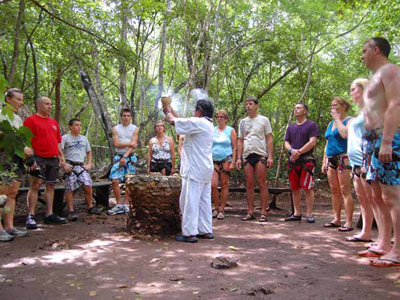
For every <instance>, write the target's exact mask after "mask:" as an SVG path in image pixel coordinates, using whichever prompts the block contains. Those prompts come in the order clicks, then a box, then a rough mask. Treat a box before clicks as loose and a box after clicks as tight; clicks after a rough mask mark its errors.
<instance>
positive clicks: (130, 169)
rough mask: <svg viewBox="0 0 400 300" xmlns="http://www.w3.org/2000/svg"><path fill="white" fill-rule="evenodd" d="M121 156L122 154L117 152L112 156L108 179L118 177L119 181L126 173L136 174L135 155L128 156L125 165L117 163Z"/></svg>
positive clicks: (123, 178)
mask: <svg viewBox="0 0 400 300" xmlns="http://www.w3.org/2000/svg"><path fill="white" fill-rule="evenodd" d="M121 157H122V155H119V154H117V155H115V156H114V158H113V165H112V168H111V171H110V179H111V180H112V179H119V181H120V182H124V180H125V176H126V175H128V174H136V168H135V163H136V162H137V156H135V155H131V156H129V157H128V158H127V161H126V165H125V166H120V164H119V161H120V159H121Z"/></svg>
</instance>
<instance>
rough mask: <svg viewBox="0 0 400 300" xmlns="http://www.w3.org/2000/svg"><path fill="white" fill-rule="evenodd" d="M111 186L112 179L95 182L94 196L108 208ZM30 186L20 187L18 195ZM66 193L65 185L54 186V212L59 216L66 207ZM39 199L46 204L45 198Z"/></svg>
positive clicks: (97, 202) (41, 189) (26, 190)
mask: <svg viewBox="0 0 400 300" xmlns="http://www.w3.org/2000/svg"><path fill="white" fill-rule="evenodd" d="M110 186H111V181H98V182H93V185H92V188H93V198H94V199H95V200H96V204H97V205H102V206H104V207H106V208H108V199H109V196H110ZM44 190H45V187H44V186H41V187H40V189H39V195H40V193H42V192H44ZM28 191H29V187H20V188H19V189H18V195H17V197H18V196H20V195H21V194H22V193H24V192H28ZM64 193H65V185H63V184H57V185H56V186H55V188H54V203H53V212H54V213H55V214H57V215H59V216H61V215H62V213H63V210H64V207H65V205H66V203H65V202H64ZM38 201H39V202H40V203H42V204H44V205H45V204H46V203H45V201H44V200H43V198H41V197H39V198H38Z"/></svg>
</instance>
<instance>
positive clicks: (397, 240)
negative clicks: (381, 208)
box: [380, 184, 400, 261]
mask: <svg viewBox="0 0 400 300" xmlns="http://www.w3.org/2000/svg"><path fill="white" fill-rule="evenodd" d="M380 186H381V188H382V198H383V201H384V202H385V204H386V206H387V208H388V209H389V211H390V215H391V216H392V223H393V237H394V244H393V247H392V249H391V250H390V251H389V252H388V253H386V254H385V255H384V256H383V257H382V258H388V259H393V260H395V261H399V260H400V186H393V185H385V184H380Z"/></svg>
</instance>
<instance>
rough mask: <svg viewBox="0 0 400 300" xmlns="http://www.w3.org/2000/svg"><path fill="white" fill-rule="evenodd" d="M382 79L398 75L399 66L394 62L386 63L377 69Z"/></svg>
mask: <svg viewBox="0 0 400 300" xmlns="http://www.w3.org/2000/svg"><path fill="white" fill-rule="evenodd" d="M378 72H379V75H380V76H381V77H382V79H393V78H399V77H400V67H399V66H397V65H395V64H387V65H385V66H383V67H382V68H380V69H379V71H378Z"/></svg>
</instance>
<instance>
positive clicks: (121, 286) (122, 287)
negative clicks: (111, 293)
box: [118, 284, 128, 289]
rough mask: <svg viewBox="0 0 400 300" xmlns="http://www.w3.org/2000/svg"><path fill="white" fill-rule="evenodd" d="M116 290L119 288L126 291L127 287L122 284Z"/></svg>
mask: <svg viewBox="0 0 400 300" xmlns="http://www.w3.org/2000/svg"><path fill="white" fill-rule="evenodd" d="M118 288H120V289H126V288H128V286H127V285H126V284H124V285H120V286H119V287H118Z"/></svg>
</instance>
